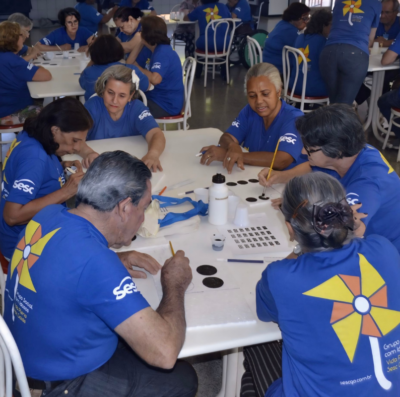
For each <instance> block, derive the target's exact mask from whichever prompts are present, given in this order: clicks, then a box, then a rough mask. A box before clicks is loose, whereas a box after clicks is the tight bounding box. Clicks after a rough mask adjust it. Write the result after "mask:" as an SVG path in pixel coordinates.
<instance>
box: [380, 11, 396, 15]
mask: <svg viewBox="0 0 400 397" xmlns="http://www.w3.org/2000/svg"><path fill="white" fill-rule="evenodd" d="M393 13H394V11H382V12H381V14H386V15H390V14H393Z"/></svg>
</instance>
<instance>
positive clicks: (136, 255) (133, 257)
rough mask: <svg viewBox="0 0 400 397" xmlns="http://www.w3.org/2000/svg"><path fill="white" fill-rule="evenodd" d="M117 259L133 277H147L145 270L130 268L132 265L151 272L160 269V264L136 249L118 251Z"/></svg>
mask: <svg viewBox="0 0 400 397" xmlns="http://www.w3.org/2000/svg"><path fill="white" fill-rule="evenodd" d="M117 255H118V257H119V259H120V260H121V262H122V263H123V264H124V266H125V267H126V269H127V270H128V272H129V274H130V275H131V277H134V278H147V274H146V273H145V272H141V271H140V270H132V266H136V267H140V268H141V269H144V270H147V271H148V272H149V273H151V274H157V273H158V271H159V270H160V269H161V265H160V264H159V263H158V262H157V261H156V260H155V259H154V258H153V257H152V256H150V255H147V254H144V253H142V252H137V251H128V252H119V253H118V254H117Z"/></svg>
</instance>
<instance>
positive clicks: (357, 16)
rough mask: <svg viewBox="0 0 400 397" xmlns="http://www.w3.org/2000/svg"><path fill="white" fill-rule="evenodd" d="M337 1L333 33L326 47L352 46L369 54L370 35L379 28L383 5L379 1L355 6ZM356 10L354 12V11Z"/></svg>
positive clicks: (359, 2) (361, 2)
mask: <svg viewBox="0 0 400 397" xmlns="http://www.w3.org/2000/svg"><path fill="white" fill-rule="evenodd" d="M345 3H347V1H346V2H343V1H342V0H336V2H335V8H334V9H333V19H332V27H331V32H330V34H329V37H328V41H327V43H326V45H331V44H351V45H353V46H355V47H357V48H359V49H360V50H362V51H364V52H365V53H367V54H369V50H368V47H369V35H370V33H371V29H372V28H377V27H378V25H379V18H380V15H381V10H382V4H381V2H380V1H379V0H362V1H361V0H360V1H357V2H356V3H355V4H353V6H354V8H353V9H352V8H350V7H353V6H350V5H347V4H345ZM353 10H354V11H353Z"/></svg>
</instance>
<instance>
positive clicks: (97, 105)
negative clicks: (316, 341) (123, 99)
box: [85, 96, 158, 141]
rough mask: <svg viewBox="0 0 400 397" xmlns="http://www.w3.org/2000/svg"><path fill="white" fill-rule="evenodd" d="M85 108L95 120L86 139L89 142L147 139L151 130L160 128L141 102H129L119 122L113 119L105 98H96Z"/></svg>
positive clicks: (86, 104) (88, 102)
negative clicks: (105, 103) (129, 138)
mask: <svg viewBox="0 0 400 397" xmlns="http://www.w3.org/2000/svg"><path fill="white" fill-rule="evenodd" d="M85 107H86V109H87V110H88V111H89V113H90V115H91V116H92V119H93V127H92V128H91V129H90V130H89V132H88V135H87V138H86V140H88V141H90V140H95V139H108V138H121V137H124V136H135V135H142V136H143V137H146V134H147V133H148V132H149V131H150V130H152V129H153V128H158V124H157V123H156V121H155V120H154V118H153V116H152V115H151V113H150V110H149V108H148V107H147V106H145V105H144V104H143V102H141V101H139V100H134V101H131V102H128V104H127V105H126V106H125V109H124V112H123V113H122V116H121V118H120V119H119V120H117V121H114V120H113V119H112V118H111V116H110V114H109V113H108V111H107V109H106V107H105V106H104V101H103V98H100V97H98V96H95V97H93V98H91V99H90V100H89V101H87V102H86V103H85Z"/></svg>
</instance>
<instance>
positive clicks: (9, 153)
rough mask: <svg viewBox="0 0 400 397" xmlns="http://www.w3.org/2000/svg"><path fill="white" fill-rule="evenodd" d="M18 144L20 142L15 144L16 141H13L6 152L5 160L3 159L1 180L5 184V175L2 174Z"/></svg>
mask: <svg viewBox="0 0 400 397" xmlns="http://www.w3.org/2000/svg"><path fill="white" fill-rule="evenodd" d="M20 143H21V142H17V139H14V140H13V142H12V144H11V146H10V148H9V149H8V151H7V154H6V158H5V159H4V162H3V179H4V181H5V182H7V179H6V173H5V172H4V170H5V169H6V164H7V161H8V159H9V158H10V156H11V153H12V151H13V150H14V149H15V148H16V147H17V146H18V145H19V144H20ZM7 183H8V182H7Z"/></svg>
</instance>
